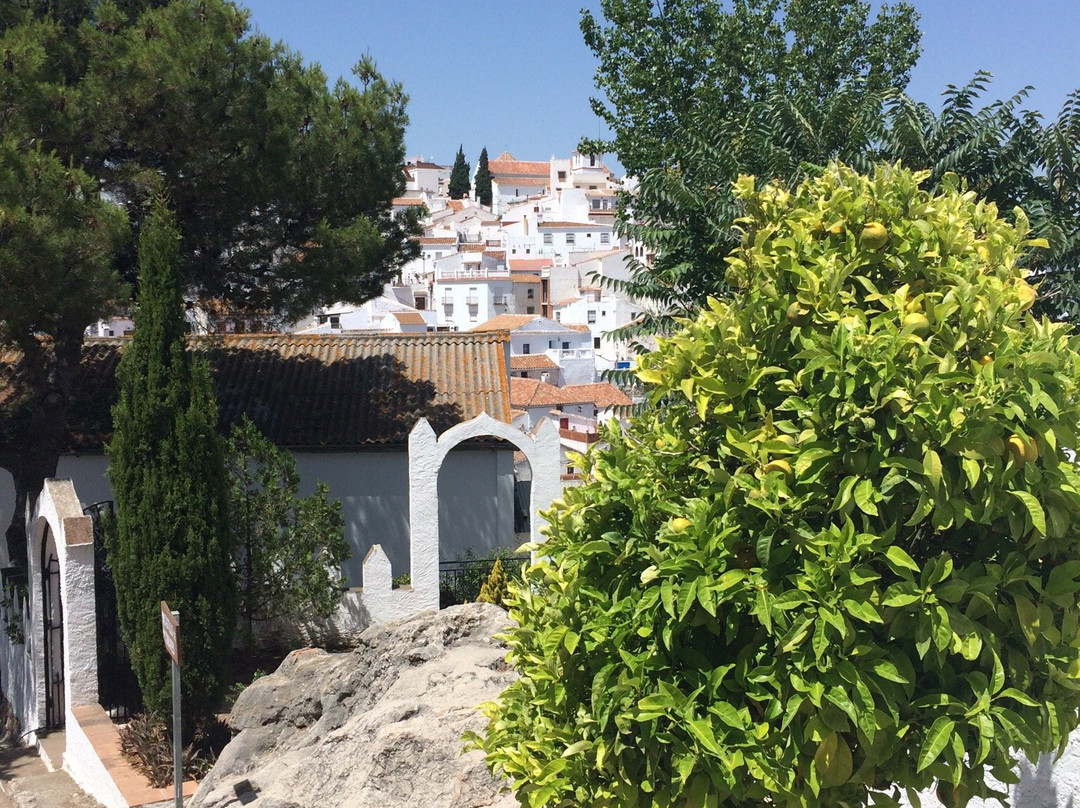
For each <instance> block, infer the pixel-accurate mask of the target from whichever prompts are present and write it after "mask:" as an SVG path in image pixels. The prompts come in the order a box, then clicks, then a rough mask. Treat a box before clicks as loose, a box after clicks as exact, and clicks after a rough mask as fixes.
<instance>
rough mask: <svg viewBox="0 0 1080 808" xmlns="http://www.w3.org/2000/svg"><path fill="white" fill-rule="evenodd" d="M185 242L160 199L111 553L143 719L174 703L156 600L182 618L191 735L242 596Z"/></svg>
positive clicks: (125, 418) (212, 700)
mask: <svg viewBox="0 0 1080 808" xmlns="http://www.w3.org/2000/svg"><path fill="white" fill-rule="evenodd" d="M178 241H179V238H178V235H177V232H176V230H175V227H174V225H173V223H172V218H171V215H170V214H169V212H168V210H167V208H166V207H165V205H164V203H163V202H160V201H159V202H158V203H156V205H155V208H154V211H153V212H152V214H151V215H150V217H149V219H148V220H147V223H146V226H144V228H143V232H142V234H141V237H140V240H139V289H140V294H139V306H138V310H137V311H136V314H135V334H134V336H133V338H132V341H131V344H130V345H129V346H128V347H127V349H126V350H125V351H124V355H123V357H122V359H121V361H120V366H119V369H118V371H117V375H118V378H119V382H120V396H119V401H118V402H117V404H116V406H115V407H114V408H113V425H114V435H113V440H112V443H111V444H110V445H109V448H108V454H109V479H110V481H111V483H112V486H113V492H114V494H115V498H116V521H115V523H114V525H113V529H112V530H110V532H109V535H108V553H109V564H110V566H111V567H112V570H113V575H114V577H115V580H116V593H117V606H118V611H119V617H120V625H121V628H122V629H123V632H124V638H125V641H126V642H127V644H128V647H129V648H130V650H131V663H132V668H133V670H134V672H135V677H136V679H137V680H138V682H139V687H140V689H141V690H142V693H143V700H144V703H145V704H146V706H147V709H149V710H151V711H156V712H159V713H161V714H163V715H168V714H171V710H172V707H171V703H172V702H171V673H170V665H171V663H170V661H169V658H168V656H167V655H166V652H165V647H164V643H163V641H162V635H161V601H163V600H164V601H167V602H168V604H169V606H170V607H171V608H172V609H174V610H177V611H179V612H180V637H181V655H182V660H183V671H182V677H181V681H182V690H183V696H182V697H183V702H184V711H185V715H184V717H185V722H186V723H187V724H188V725H194V724H195V723H197V722H199V721H200V720H201V719H206V718H208V717H209V716H212V715H213V713H214V711H215V710H216V708H217V706H218V703H219V701H220V698H221V695H222V693H223V688H224V684H225V674H226V666H227V661H228V658H229V651H230V647H231V640H232V636H233V627H234V625H235V622H236V587H235V582H234V579H233V575H232V569H231V561H232V553H231V549H232V547H231V538H230V535H229V529H228V504H227V499H226V492H227V490H228V482H227V479H226V476H225V464H224V455H223V448H224V447H223V440H222V438H221V437H220V436H219V434H218V424H217V420H218V418H217V403H216V401H215V399H214V392H213V386H212V383H211V379H210V369H209V366H208V365H207V363H206V362H205V361H201V360H193V359H192V358H190V357H189V356H188V354H187V353H186V350H185V344H184V331H185V327H184V319H183V310H184V309H183V300H182V298H181V294H180V283H179V277H178V274H177V269H178V262H179V258H178V252H177V250H178Z"/></svg>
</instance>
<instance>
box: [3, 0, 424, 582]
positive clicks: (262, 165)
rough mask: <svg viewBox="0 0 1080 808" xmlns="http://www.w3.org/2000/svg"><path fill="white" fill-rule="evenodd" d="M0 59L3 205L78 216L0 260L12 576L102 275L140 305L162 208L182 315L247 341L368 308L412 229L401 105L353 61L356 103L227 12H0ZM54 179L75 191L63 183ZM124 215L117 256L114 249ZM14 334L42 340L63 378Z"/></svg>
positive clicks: (111, 295)
mask: <svg viewBox="0 0 1080 808" xmlns="http://www.w3.org/2000/svg"><path fill="white" fill-rule="evenodd" d="M0 54H2V65H0V67H2V69H0V132H3V136H4V146H3V149H4V160H5V163H4V165H3V166H0V172H4V178H3V180H2V181H3V182H5V183H6V187H5V188H4V189H3V190H2V193H3V195H4V198H3V200H0V204H2V205H3V206H4V210H6V211H9V210H16V209H20V210H25V211H34V210H41V209H43V206H45V205H52V204H53V203H52V202H47V201H46V197H45V196H43V195H42V194H41V191H40V188H41V186H42V184H43V183H45V182H46V181H48V182H54V184H58V186H57V187H58V190H57V191H56V193H57V194H59V195H61V196H62V195H64V194H67V195H68V196H69V197H70V201H69V202H68V203H66V204H67V207H68V208H69V209H70V208H72V207H73V206H76V205H75V203H76V202H81V203H85V207H86V210H87V211H89V213H88V214H87V215H86V216H73V215H70V210H69V212H67V213H63V214H62V215H61V214H60V213H57V214H56V215H53V214H48V216H49V217H51V220H53V221H55V226H56V228H57V231H56V233H55V234H54V235H48V234H44V233H42V235H41V237H40V238H41V241H42V242H43V243H44V242H45V241H51V242H53V246H52V247H50V248H49V249H48V250H40V251H37V252H34V251H33V250H30V249H28V248H26V245H25V244H24V245H21V246H20V247H19V249H18V250H17V251H15V250H13V249H7V253H6V254H7V256H8V257H7V258H6V259H5V260H3V262H2V264H0V289H3V290H4V299H3V300H2V301H0V307H2V308H0V320H7V322H8V323H10V324H12V325H10V326H9V327H7V330H8V331H9V332H14V331H15V330H20V333H21V334H22V335H23V337H21V342H19V341H14V340H11V337H10V334H4V335H2V336H0V339H2V340H3V341H4V342H5V344H15V345H16V347H17V348H19V349H20V350H21V351H22V352H23V364H22V370H20V372H19V373H18V374H15V375H14V377H13V379H12V380H11V381H10V382H8V383H9V384H11V385H12V389H10V390H7V391H5V395H3V396H2V400H3V401H4V404H3V406H2V408H0V409H2V413H0V421H2V422H3V428H2V429H0V467H2V468H4V469H6V470H7V471H9V472H11V473H12V475H13V477H14V480H15V488H16V496H17V499H18V502H19V503H20V505H19V507H18V508H17V509H16V512H15V513H14V514H13V515H12V525H11V528H10V531H9V536H11V537H12V538H11V541H9V548H8V549H9V556H10V559H11V561H12V563H15V564H21V563H25V562H24V560H23V556H24V555H25V550H24V548H23V546H22V542H23V538H22V534H23V533H24V528H23V526H22V507H21V503H23V502H25V501H26V499H27V497H30V496H33V495H34V494H35V492H36V491H37V489H38V488H39V487H40V483H41V480H43V479H44V477H43V476H42V475H43V474H44V476H49V475H50V474H52V473H53V472H54V471H55V468H56V463H57V460H58V441H59V439H60V437H59V436H61V435H62V434H63V430H64V428H65V419H66V407H67V402H68V399H69V395H70V388H69V384H70V380H71V374H72V372H73V370H74V368H75V367H77V365H78V351H79V345H80V343H81V335H82V332H83V329H84V328H85V327H86V326H87V325H89V324H91V323H92V322H93V321H94V319H96V318H97V317H100V316H103V315H106V314H107V313H108V312H109V311H115V310H116V308H118V307H121V306H123V305H124V303H125V301H124V299H123V296H122V294H121V292H120V286H119V285H118V284H117V283H116V279H115V278H114V277H113V276H111V275H109V274H108V267H109V266H110V265H111V264H112V263H115V266H116V267H117V269H118V270H119V273H120V276H121V278H122V279H123V280H126V281H128V282H129V283H130V284H131V286H132V287H135V286H137V268H138V261H137V256H136V251H135V246H136V244H137V243H138V239H137V236H138V234H139V233H140V232H141V229H142V226H143V222H144V220H145V218H146V216H147V215H148V211H149V210H150V209H151V208H152V206H153V205H152V202H153V200H154V199H155V198H156V197H157V196H158V195H159V194H165V195H167V197H168V198H169V199H170V202H171V204H172V206H173V208H174V210H175V216H176V220H177V225H178V228H179V231H180V238H181V241H180V247H179V253H178V260H179V262H180V263H179V270H180V273H181V289H182V291H183V294H184V295H185V297H186V299H188V300H192V299H200V300H209V301H212V302H213V310H214V311H216V312H224V313H225V315H226V316H228V314H230V313H232V312H243V313H246V314H248V315H251V314H254V315H257V316H258V317H259V319H260V320H261V321H262V322H266V321H268V320H269V321H271V322H273V321H275V320H285V321H289V320H294V319H296V318H298V317H300V316H303V315H306V314H308V313H310V311H311V310H312V309H313V308H315V307H316V306H318V305H321V304H325V303H331V302H334V301H339V300H341V301H351V302H354V303H360V302H363V301H364V300H367V299H369V298H371V297H373V296H376V295H377V294H379V292H380V290H381V289H382V286H383V284H384V283H385V282H386V281H388V280H390V279H391V278H393V277H394V275H395V274H396V272H397V269H398V268H399V267H400V265H401V264H402V263H403V262H404V261H405V260H406V259H407V258H409V257H410V256H411V255H412V254H414V252H415V250H416V249H417V247H416V244H415V243H414V242H413V240H412V236H413V235H415V234H417V233H418V232H419V230H418V226H417V223H416V219H415V214H412V213H408V214H402V215H400V216H394V215H392V210H391V200H392V198H393V197H394V196H397V195H399V194H400V193H401V192H402V190H403V188H404V179H403V176H402V172H401V164H402V162H403V159H404V145H403V135H404V128H405V125H406V122H407V117H406V115H405V101H406V97H405V95H404V93H403V91H402V88H401V86H400V85H398V84H396V83H394V82H390V81H387V80H386V79H385V78H383V77H382V76H381V75H380V74H379V73H378V71H377V70H376V69H375V65H374V64H373V62H372V61H371V60H370V59H367V58H365V59H363V60H361V61H360V62H359V63H358V64H357V66H356V67H355V69H354V78H355V84H349V83H347V82H345V81H343V80H339V81H338V82H337V83H336V84H334V86H333V87H328V86H327V81H326V77H325V76H324V74H323V73H322V71H321V70H320V69H319V67H318V66H309V65H305V64H304V63H303V62H302V61H301V59H300V57H299V56H298V55H297V54H295V53H293V52H291V51H289V49H288V48H287V47H285V46H284V45H282V44H274V43H272V42H270V40H268V39H267V38H266V37H263V36H260V35H258V34H252V33H251V32H250V31H249V28H248V14H247V12H246V11H243V10H242V9H240V8H239V7H238V6H236V5H235V4H233V3H231V2H227V0H172V1H171V2H164V1H163V0H121V2H92V1H91V0H64V2H52V1H50V2H37V1H36V0H34V1H33V2H20V3H6V4H0ZM19 155H30V156H29V157H22V156H19ZM34 155H41V156H37V157H35V156H34ZM16 158H17V160H18V161H25V160H30V161H32V162H36V163H38V164H40V163H42V161H43V160H46V159H53V158H55V162H56V167H54V168H49V169H48V170H46V171H44V172H43V173H40V174H37V175H35V176H37V177H39V179H40V181H35V182H28V183H27V182H16V181H13V180H14V179H15V178H16V177H17V174H18V172H20V171H23V170H24V169H22V168H19V167H18V165H19V164H18V163H17V162H12V163H11V164H10V167H9V166H8V163H7V161H8V160H16ZM61 166H74V167H76V168H77V169H78V171H75V170H74V169H72V170H69V171H68V177H69V179H65V178H64V177H61V176H59V174H58V172H60V171H61V169H60V168H59V167H61ZM71 188H77V189H78V190H77V191H75V190H70V189H71ZM69 191H70V192H69ZM49 193H50V194H52V193H53V192H52V191H50V192H49ZM102 198H104V199H107V200H109V202H110V203H111V206H110V205H105V204H104V203H99V202H98V200H99V199H102ZM106 207H112V208H116V207H119V210H117V211H116V216H115V217H111V214H109V215H106V213H104V212H103V209H104V208H106ZM121 211H123V212H126V213H127V217H128V222H129V225H130V233H131V235H132V236H133V237H132V238H129V239H127V240H121V239H119V238H116V237H115V236H116V233H117V227H115V226H114V224H115V222H116V221H119V219H118V217H119V216H120V213H121ZM35 215H36V216H37V219H36V220H35V221H37V222H38V224H37V225H35V227H39V226H40V225H41V223H42V222H44V221H45V219H44V218H42V215H40V214H35ZM110 217H111V218H110ZM61 219H63V221H60V220H61ZM106 220H108V222H112V223H113V224H108V226H106ZM9 221H11V222H14V221H15V219H14V218H10V215H9ZM80 223H81V224H82V225H84V226H85V227H84V230H85V232H84V233H83V235H82V237H81V239H80V236H79V235H78V234H77V231H78V228H79V225H80ZM39 229H40V228H39ZM10 232H12V231H10V229H9V231H8V235H5V234H3V233H0V240H4V239H9V237H10ZM9 243H10V244H15V243H16V242H14V241H9ZM62 244H67V245H68V247H71V248H73V249H74V251H71V250H68V247H62ZM0 249H4V248H3V247H2V246H0ZM58 250H59V251H60V252H63V251H65V250H68V254H67V255H66V256H65V257H64V260H54V259H57V258H58V257H59V254H58ZM113 254H115V262H113V260H112V258H111V257H110V256H111V255H113ZM49 262H51V263H49ZM46 263H49V267H48V269H47V271H45V270H44V269H43V267H45V264H46ZM61 268H63V273H64V279H63V281H62V282H61V281H60V280H58V279H59V270H60V269H61ZM34 273H39V274H34ZM41 273H44V274H41ZM8 311H11V312H16V313H17V314H16V315H13V316H11V317H10V318H9V317H7V316H6V313H7V312H8ZM24 326H29V329H27V328H26V327H24ZM30 334H34V335H46V334H47V335H48V336H49V337H50V338H52V339H53V342H52V343H51V344H52V346H53V348H54V350H60V349H62V352H63V354H64V359H63V361H64V362H65V363H66V370H65V369H63V368H59V367H58V366H57V365H55V363H53V364H50V362H51V360H50V359H49V358H48V357H46V356H45V355H44V354H42V353H41V351H40V350H38V348H37V347H36V345H38V344H41V343H36V342H35V340H34V339H30V338H28V337H27V336H26V335H30ZM60 336H62V337H63V338H64V342H63V343H61V342H60V341H57V340H56V338H57V337H60ZM45 379H48V385H49V388H48V393H49V395H48V399H47V406H45V407H38V405H37V404H35V402H38V403H40V402H42V401H45V400H46V398H45V397H44V394H43V391H44V390H45V388H44V387H43V386H42V384H43V383H44V382H43V381H42V380H45ZM39 382H40V383H39ZM28 383H29V384H30V386H29V387H26V385H27V384H28ZM35 384H36V385H37V386H36V387H35V386H34V385H35ZM12 402H22V403H21V404H19V405H18V406H15V405H13V404H12ZM34 407H37V409H36V410H35V409H34ZM29 412H36V413H37V415H36V416H34V417H27V416H26V413H29Z"/></svg>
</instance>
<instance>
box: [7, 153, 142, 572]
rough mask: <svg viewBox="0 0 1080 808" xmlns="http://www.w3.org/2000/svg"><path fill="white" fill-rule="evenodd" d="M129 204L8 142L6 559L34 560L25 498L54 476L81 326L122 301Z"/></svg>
mask: <svg viewBox="0 0 1080 808" xmlns="http://www.w3.org/2000/svg"><path fill="white" fill-rule="evenodd" d="M125 232H126V222H125V219H124V214H123V211H121V210H120V209H118V208H117V207H116V206H115V205H112V204H110V203H108V202H106V201H104V200H103V199H102V198H101V195H100V194H99V193H98V185H97V183H96V182H95V181H94V180H93V179H92V178H91V177H89V176H88V175H87V174H86V173H85V172H83V171H81V170H79V169H73V168H67V167H65V166H64V164H63V163H61V162H60V161H59V160H58V159H57V158H56V157H54V156H52V155H49V154H45V153H44V152H42V151H41V149H40V148H30V149H24V148H21V147H19V145H18V144H17V143H15V141H14V140H13V139H12V138H8V137H4V138H3V139H0V347H3V348H8V349H11V348H14V349H15V350H16V351H17V352H18V353H19V354H20V356H21V358H20V360H19V361H18V362H17V363H16V364H14V365H12V366H9V367H8V368H6V370H7V371H8V372H7V373H5V374H3V375H2V376H0V401H3V405H2V406H0V468H4V469H7V470H8V471H10V472H11V475H12V477H13V479H14V481H15V490H16V501H15V514H14V516H15V518H14V519H13V520H12V524H11V527H10V528H9V530H8V533H7V540H8V562H9V563H10V564H15V565H25V564H26V534H25V525H24V524H23V520H22V514H23V512H24V510H25V506H26V502H27V497H28V496H29V495H30V494H31V492H34V493H36V492H37V491H39V490H40V489H41V486H42V484H43V483H44V481H45V479H46V478H48V477H52V476H54V475H55V474H56V463H57V459H58V457H59V453H60V446H61V443H62V442H63V440H64V437H65V434H64V414H65V413H66V411H67V405H68V399H69V395H70V389H71V384H72V381H73V379H74V376H75V373H76V371H77V369H78V367H79V362H80V359H81V347H82V337H83V330H84V329H85V328H86V327H87V326H89V325H91V324H92V323H93V322H94V321H95V320H97V318H99V317H102V316H104V315H105V314H107V313H108V311H109V310H110V309H111V307H113V306H116V305H118V304H119V302H120V301H121V300H123V299H124V296H125V290H124V288H123V285H122V284H121V283H120V281H119V278H118V276H117V273H116V271H115V269H114V263H115V260H114V259H115V255H116V251H117V249H118V247H119V245H120V244H121V243H122V241H123V237H124V235H125Z"/></svg>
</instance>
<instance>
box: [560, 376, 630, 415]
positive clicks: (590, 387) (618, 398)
mask: <svg viewBox="0 0 1080 808" xmlns="http://www.w3.org/2000/svg"><path fill="white" fill-rule="evenodd" d="M562 390H563V393H564V395H568V396H572V397H573V398H575V399H576V400H582V401H591V402H592V403H593V404H595V405H596V406H597V407H599V408H600V409H607V408H608V407H627V406H629V405H631V404H633V403H634V402H633V401H632V400H631V398H630V397H629V396H628V395H626V393H624V392H623V391H622V390H620V389H619V388H618V387H616V386H615V385H613V384H611V383H610V382H596V383H595V384H575V385H570V386H568V387H563V388H562Z"/></svg>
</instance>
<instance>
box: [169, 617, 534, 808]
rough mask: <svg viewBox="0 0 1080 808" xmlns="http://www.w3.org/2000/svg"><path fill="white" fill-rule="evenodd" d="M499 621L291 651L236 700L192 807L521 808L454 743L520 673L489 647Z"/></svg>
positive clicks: (372, 632)
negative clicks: (225, 738)
mask: <svg viewBox="0 0 1080 808" xmlns="http://www.w3.org/2000/svg"><path fill="white" fill-rule="evenodd" d="M506 624H507V617H506V613H505V612H504V611H502V610H501V609H499V608H497V607H495V606H491V605H488V604H469V605H466V606H456V607H453V608H450V609H445V610H443V611H440V612H433V613H427V614H423V615H420V616H418V617H415V618H412V619H410V620H406V621H403V622H401V623H396V624H392V625H383V626H372V627H371V628H369V629H368V630H367V631H365V632H364V633H363V634H362V635H361V637H360V643H359V645H358V646H357V648H356V649H355V650H353V651H349V652H347V653H337V654H330V653H327V652H325V651H320V650H316V649H306V650H303V651H294V652H293V653H292V654H290V655H289V657H288V658H287V659H286V660H285V661H284V662H283V663H282V664H281V667H279V668H278V670H277V671H276V672H275V673H273V674H271V675H269V676H266V677H263V678H262V679H259V680H257V681H256V682H254V683H253V684H252V685H251V687H249V688H247V690H245V691H244V692H243V693H242V694H241V695H240V697H239V698H238V699H237V701H236V704H235V706H234V707H233V710H232V713H231V715H230V718H229V723H230V725H231V726H232V728H233V730H234V731H235V732H237V733H238V734H237V735H236V737H235V738H234V739H233V740H232V742H231V743H230V744H229V745H228V746H227V747H226V748H225V750H224V751H223V752H222V754H221V757H220V758H219V759H218V762H217V764H216V765H215V766H214V768H213V770H212V771H211V772H210V774H209V775H208V776H207V777H206V779H205V780H204V781H203V782H202V784H201V785H200V786H199V790H198V791H197V792H196V794H195V796H194V798H193V800H192V802H191V804H190V806H189V808H240V806H251V808H398V807H399V806H400V808H485V807H486V806H491V807H492V808H496V807H497V808H516V806H517V801H516V800H515V799H514V798H513V796H512V795H510V794H509V793H508V792H506V791H505V789H503V788H501V784H499V783H498V782H496V781H495V780H493V779H492V777H491V775H490V774H489V773H488V771H487V768H486V767H485V765H484V761H483V756H482V754H481V753H480V752H478V751H471V752H468V753H464V754H463V748H464V744H463V742H462V740H461V736H462V735H463V734H464V733H465V732H466V731H467V730H480V729H481V728H482V727H483V726H484V718H483V716H482V715H481V714H480V713H479V712H478V711H477V709H476V707H477V705H479V704H480V703H482V702H484V701H489V700H491V699H494V698H495V697H497V696H498V695H499V694H500V693H501V692H502V691H503V689H504V688H505V687H506V686H507V685H508V684H510V682H512V681H513V679H514V678H515V676H516V674H514V673H513V672H512V671H511V670H509V669H508V667H507V665H506V663H505V655H506V648H505V647H504V646H503V645H502V644H501V643H499V642H498V641H497V640H494V639H493V635H494V634H497V633H498V632H499V631H500V630H502V629H503V628H504V627H505V626H506Z"/></svg>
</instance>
